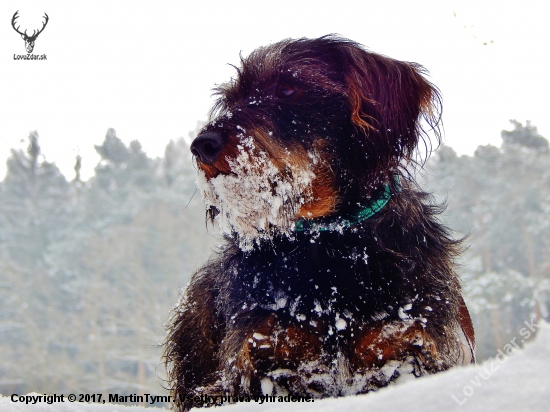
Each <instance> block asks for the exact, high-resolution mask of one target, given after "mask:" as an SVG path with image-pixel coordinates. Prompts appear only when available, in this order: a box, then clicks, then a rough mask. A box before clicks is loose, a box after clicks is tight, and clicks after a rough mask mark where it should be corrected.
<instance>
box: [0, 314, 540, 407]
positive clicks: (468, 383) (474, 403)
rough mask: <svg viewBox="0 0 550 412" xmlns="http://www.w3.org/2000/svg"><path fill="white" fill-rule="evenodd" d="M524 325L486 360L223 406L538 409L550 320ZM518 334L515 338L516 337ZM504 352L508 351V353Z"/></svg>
mask: <svg viewBox="0 0 550 412" xmlns="http://www.w3.org/2000/svg"><path fill="white" fill-rule="evenodd" d="M525 327H526V330H529V329H531V330H532V329H536V328H538V329H539V330H538V336H537V338H536V340H535V341H534V342H533V343H530V344H527V345H526V347H525V348H524V349H519V350H515V349H513V348H514V346H515V344H516V342H515V341H511V342H510V343H508V344H507V345H505V346H504V347H503V348H502V349H501V350H500V351H499V353H498V354H497V355H496V356H495V357H494V358H493V359H492V360H489V361H486V362H484V363H483V364H478V365H475V366H467V367H461V368H455V369H453V370H450V371H447V372H444V373H440V374H437V375H433V376H427V377H424V378H421V379H416V380H411V381H407V382H406V383H402V384H399V385H394V386H390V387H388V388H386V389H382V390H380V391H379V392H377V393H371V394H368V395H361V396H353V397H348V398H338V399H325V400H321V401H319V400H318V401H315V402H310V403H284V402H281V403H263V404H259V403H256V402H254V401H252V402H250V403H242V404H234V405H229V406H225V407H224V408H223V409H222V411H223V412H253V411H254V412H257V411H268V412H290V411H297V410H299V411H300V412H302V411H303V412H306V411H312V412H313V411H315V412H328V411H346V412H356V411H357V412H359V411H368V412H376V411H384V412H387V411H391V412H399V411H403V412H405V411H406V412H414V411H422V412H442V411H445V412H447V411H479V412H489V411H499V412H502V411H513V412H517V411H529V412H533V411H541V412H543V411H544V412H547V411H549V410H550V325H549V324H546V323H542V322H541V323H540V324H539V325H534V324H533V323H531V324H528V323H526V325H525ZM521 336H524V335H522V334H518V337H517V340H518V341H520V340H521ZM508 354H509V355H508ZM155 410H157V411H161V410H160V409H152V408H141V407H127V406H122V405H114V404H106V405H97V404H81V403H69V402H64V403H54V404H51V405H48V404H43V403H38V404H36V405H24V404H21V403H14V402H12V401H11V399H10V398H9V397H0V411H36V412H53V411H59V412H65V411H81V412H140V411H141V412H145V411H148V412H153V411H155Z"/></svg>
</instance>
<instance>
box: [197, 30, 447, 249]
mask: <svg viewBox="0 0 550 412" xmlns="http://www.w3.org/2000/svg"><path fill="white" fill-rule="evenodd" d="M424 72H425V71H424V69H423V68H422V67H421V66H419V65H417V64H415V63H408V62H401V61H396V60H393V59H390V58H388V57H385V56H381V55H378V54H374V53H370V52H368V51H366V50H365V49H364V48H362V47H361V46H360V45H359V44H357V43H355V42H352V41H350V40H347V39H343V38H340V37H337V36H332V35H331V36H325V37H321V38H318V39H298V40H283V41H281V42H278V43H275V44H272V45H269V46H267V47H262V48H259V49H257V50H255V51H254V52H252V53H251V54H250V55H249V56H248V57H246V58H241V67H239V68H237V77H236V78H235V79H232V80H231V81H230V82H228V83H226V84H223V85H221V86H219V87H218V88H217V89H215V91H216V94H217V95H218V96H219V98H218V100H217V102H216V104H215V106H214V108H213V109H212V112H211V120H210V123H209V124H208V125H207V126H206V127H205V128H204V129H203V130H202V131H201V132H200V133H199V135H198V136H197V138H196V139H195V140H194V141H193V143H192V146H191V151H192V153H193V154H194V155H195V158H196V161H197V165H198V170H199V186H200V189H201V191H202V194H203V197H204V199H205V201H206V204H207V207H208V211H209V214H210V217H211V218H212V219H214V220H216V221H217V222H218V224H219V225H220V227H221V229H222V232H224V233H225V234H227V235H229V236H231V237H235V238H237V239H238V241H239V245H240V247H241V248H242V249H244V250H246V249H250V248H251V247H252V246H253V244H254V242H257V241H258V240H259V239H263V238H270V237H271V236H272V235H273V234H274V233H286V234H288V235H290V236H291V235H292V230H293V224H294V222H295V221H296V220H297V219H299V218H318V217H326V216H331V215H334V216H338V215H342V214H345V213H348V212H350V210H352V209H353V208H356V207H357V205H358V204H364V203H365V202H368V200H369V198H370V197H371V196H373V193H375V192H376V191H377V190H380V187H381V186H383V185H384V184H390V183H391V182H392V181H393V180H394V176H395V175H396V174H398V173H399V169H400V168H402V167H404V166H406V165H407V164H408V163H410V162H411V161H412V160H413V156H414V152H415V149H416V148H417V146H418V143H419V141H420V140H422V141H423V142H424V146H425V147H428V146H429V142H428V140H426V134H425V133H424V129H423V125H422V119H424V120H425V125H428V126H430V127H432V128H434V129H435V130H436V133H435V136H436V137H437V139H439V134H438V133H437V125H438V122H439V108H440V105H439V102H440V98H439V94H438V92H437V89H436V88H435V87H434V86H433V85H432V84H430V83H429V82H428V81H427V80H426V79H425V78H424V77H423V74H424Z"/></svg>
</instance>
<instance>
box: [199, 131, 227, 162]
mask: <svg viewBox="0 0 550 412" xmlns="http://www.w3.org/2000/svg"><path fill="white" fill-rule="evenodd" d="M222 149H223V137H222V136H221V135H220V134H219V133H216V132H213V131H208V132H205V133H203V134H201V135H200V136H197V137H196V138H195V140H193V143H191V153H193V154H194V155H195V156H197V158H198V159H199V161H200V162H201V163H206V164H212V163H214V162H215V161H216V159H217V158H218V156H219V154H220V153H221V151H222Z"/></svg>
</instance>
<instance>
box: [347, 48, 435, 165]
mask: <svg viewBox="0 0 550 412" xmlns="http://www.w3.org/2000/svg"><path fill="white" fill-rule="evenodd" d="M350 54H351V59H350V60H351V61H350V62H349V63H351V64H349V65H348V68H347V70H346V74H345V76H346V83H347V90H348V99H349V106H350V109H351V122H352V123H353V125H354V126H355V127H356V129H357V130H358V132H359V133H357V135H356V138H359V139H360V140H361V142H359V143H360V147H363V148H364V149H365V155H367V156H368V157H369V159H368V160H369V163H371V162H375V163H376V165H374V164H373V165H372V166H374V169H375V170H381V169H383V168H387V167H388V166H389V167H390V168H393V169H395V168H397V167H398V166H399V164H400V163H401V160H403V159H404V160H405V161H406V162H408V161H410V160H411V158H412V155H413V152H414V150H415V148H416V147H417V145H418V143H419V139H422V141H423V142H424V144H425V147H426V151H427V152H429V151H430V150H431V145H430V142H429V140H427V136H426V133H425V131H424V130H423V128H422V122H421V120H422V119H425V121H426V122H425V123H424V125H428V126H429V127H431V128H432V129H434V130H435V133H434V134H435V138H436V139H437V140H438V142H437V143H439V136H440V135H439V132H438V130H439V129H438V124H439V120H440V95H439V92H438V90H437V88H436V87H435V86H434V85H432V84H431V83H430V82H429V81H428V80H426V79H425V78H424V76H423V74H425V73H426V71H425V69H424V68H423V67H422V66H420V65H418V64H416V63H408V62H401V61H397V60H393V59H390V58H388V57H385V56H381V55H377V54H374V53H368V52H366V51H364V50H361V49H353V50H352V51H351V52H350ZM371 164H372V163H371Z"/></svg>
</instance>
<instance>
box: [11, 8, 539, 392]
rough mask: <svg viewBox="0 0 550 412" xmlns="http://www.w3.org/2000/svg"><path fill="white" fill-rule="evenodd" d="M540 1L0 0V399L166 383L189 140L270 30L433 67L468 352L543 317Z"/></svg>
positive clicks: (189, 229) (443, 190) (183, 239)
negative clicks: (469, 321)
mask: <svg viewBox="0 0 550 412" xmlns="http://www.w3.org/2000/svg"><path fill="white" fill-rule="evenodd" d="M16 10H19V15H20V18H19V20H18V24H20V25H21V28H22V29H23V30H24V29H25V28H28V31H29V32H30V33H32V30H33V29H34V28H40V27H41V21H42V16H43V13H44V12H46V13H48V15H49V17H50V21H49V23H48V26H47V27H46V28H45V30H44V32H43V33H41V34H40V36H39V37H38V39H37V41H36V45H35V50H34V52H33V53H34V54H37V55H40V54H46V55H47V60H46V61H19V60H17V61H16V60H14V59H13V55H14V54H25V49H24V42H23V40H22V39H21V38H20V36H19V35H18V34H17V33H15V31H14V30H13V28H12V27H11V25H10V22H11V18H12V16H13V14H14V13H15V11H16ZM548 14H549V13H548V10H547V6H546V2H543V1H521V2H519V1H518V2H503V1H499V2H482V1H475V2H467V1H461V2H456V3H455V2H445V1H434V2H428V1H414V2H412V1H404V2H384V3H380V2H369V1H362V2H359V1H338V2H326V1H315V2H313V1H311V2H310V1H278V2H273V3H266V2H244V1H241V2H238V1H236V2H231V1H224V2H221V1H202V2H200V3H199V2H191V1H188V2H174V1H156V2H127V1H109V2H98V1H96V2H93V3H91V2H75V1H72V2H68V1H67V2H62V1H40V2H38V1H17V2H15V1H4V2H2V3H0V38H1V39H2V42H1V43H0V68H1V73H2V76H0V88H1V89H0V90H1V93H0V113H1V117H0V394H4V395H10V394H12V393H20V394H21V393H28V392H33V391H35V392H39V393H54V392H57V393H70V392H73V393H78V392H80V393H104V394H108V393H118V394H135V393H151V394H155V395H161V394H164V390H163V388H162V380H161V379H160V378H162V376H163V369H162V367H161V366H160V364H161V360H160V349H159V347H158V343H160V342H162V340H163V338H164V327H163V323H164V322H166V320H167V319H168V316H169V310H170V308H171V307H172V306H173V305H174V304H175V303H176V301H177V297H178V294H179V288H180V287H182V286H185V284H186V282H187V280H188V279H189V276H190V274H191V273H192V271H193V269H194V268H196V267H197V266H198V265H199V264H200V263H201V262H202V261H204V259H205V258H206V257H207V256H208V254H209V252H210V244H211V243H212V242H213V240H212V239H211V238H210V237H208V235H207V231H206V229H205V227H204V210H203V206H202V203H201V201H200V196H198V194H195V183H194V179H195V178H194V175H195V171H194V169H193V166H192V163H191V156H190V153H189V147H188V143H189V142H190V140H191V139H192V138H193V137H194V135H195V133H196V129H197V125H198V122H201V121H204V119H205V117H206V113H207V111H208V109H209V107H210V105H211V98H210V89H211V88H212V87H213V86H214V85H215V84H217V83H221V82H223V81H226V80H228V79H229V78H230V77H231V76H232V75H233V74H234V69H233V68H231V66H229V65H228V63H233V64H237V63H238V55H239V52H241V51H242V53H243V54H245V55H246V54H247V53H249V52H250V51H252V50H253V49H254V48H256V47H257V46H260V45H264V44H266V43H269V42H271V41H277V40H280V39H282V38H286V37H301V36H306V37H315V36H320V35H324V34H327V33H340V34H341V35H343V36H346V37H349V38H351V39H353V40H356V41H358V42H360V43H362V44H364V45H365V46H367V47H369V48H370V49H371V50H373V51H376V52H379V53H383V54H386V55H388V56H391V57H394V58H397V59H402V60H410V61H416V62H419V63H421V64H423V65H425V66H426V67H427V68H428V69H429V70H430V72H431V80H432V81H433V82H434V83H435V84H436V85H437V86H438V87H439V88H440V89H441V91H442V94H443V99H444V100H443V106H444V111H443V116H444V117H443V119H444V126H445V132H446V133H445V138H446V143H447V146H444V147H441V148H440V149H439V150H438V152H436V154H435V155H434V156H433V158H432V159H431V160H430V162H429V163H428V164H427V165H426V178H427V183H426V184H427V186H428V188H429V189H430V190H432V191H434V192H435V194H436V196H437V198H438V199H439V200H444V199H447V201H448V205H449V206H448V209H447V212H446V214H445V216H444V219H445V221H446V222H447V223H449V224H450V225H451V226H452V227H453V228H455V229H456V230H457V232H456V236H464V235H465V234H469V235H470V236H469V238H468V240H467V245H468V246H469V249H468V250H467V252H466V253H465V255H464V258H463V260H462V267H461V268H460V273H461V276H462V278H463V280H464V287H465V291H466V301H467V303H468V306H469V307H470V310H471V312H472V315H473V319H474V323H475V326H476V330H477V339H478V358H479V359H480V360H481V359H485V358H487V357H490V356H493V355H494V354H495V351H496V350H497V349H499V348H502V347H503V345H504V344H506V343H507V342H509V341H510V339H513V338H514V337H518V330H519V328H520V327H521V326H522V325H523V322H524V321H526V320H531V319H536V320H539V319H541V318H546V319H548V317H549V296H550V153H549V150H548V140H547V139H546V138H545V137H548V136H549V135H550V121H549V118H548V103H547V96H548V95H549V94H550V93H549V92H550V85H549V80H548V79H549V76H548V73H549V72H550V67H549V66H550V63H549V60H548V56H549V54H548V50H549V47H548V46H549V45H548V39H549V38H550V36H549V34H550V33H549V28H548V24H547V21H548V17H549V15H548ZM2 22H3V23H2ZM509 119H517V121H516V122H513V123H510V122H509ZM527 120H531V123H528V122H527ZM537 128H538V130H537ZM115 130H116V131H115ZM503 130H506V131H505V132H503V133H502V134H501V132H502V131H503ZM543 136H545V137H543ZM77 159H80V160H77ZM5 160H7V163H5V162H4V161H5ZM194 194H195V195H194ZM214 241H215V240H214ZM159 377H160V378H159Z"/></svg>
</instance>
